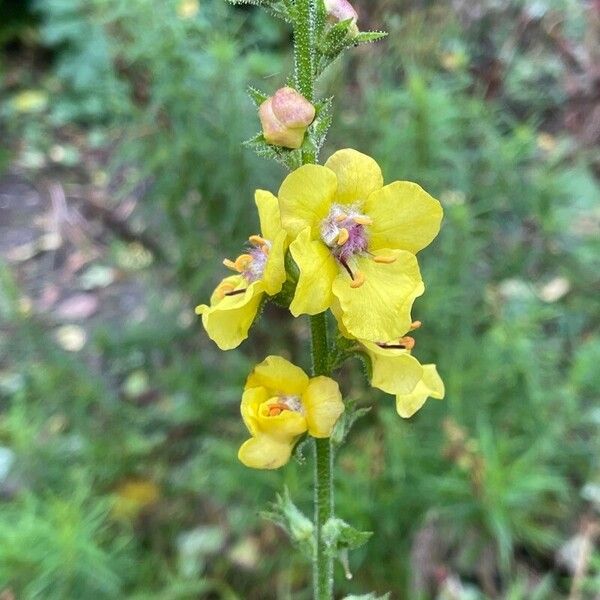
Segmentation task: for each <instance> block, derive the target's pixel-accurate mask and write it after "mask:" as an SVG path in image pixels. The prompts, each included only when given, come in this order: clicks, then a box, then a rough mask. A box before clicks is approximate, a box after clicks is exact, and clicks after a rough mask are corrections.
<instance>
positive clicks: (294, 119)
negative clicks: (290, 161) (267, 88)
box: [258, 87, 315, 149]
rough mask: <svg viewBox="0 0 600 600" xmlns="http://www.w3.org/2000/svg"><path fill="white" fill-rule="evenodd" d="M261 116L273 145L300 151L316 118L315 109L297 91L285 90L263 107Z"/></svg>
mask: <svg viewBox="0 0 600 600" xmlns="http://www.w3.org/2000/svg"><path fill="white" fill-rule="evenodd" d="M258 115H259V117H260V122H261V125H262V129H263V136H264V138H265V140H266V141H267V142H268V143H269V144H273V145H275V146H283V147H285V148H294V149H296V148H300V146H302V142H303V141H304V135H305V133H306V129H307V128H308V126H309V125H310V124H311V123H312V122H313V120H314V118H315V107H314V106H313V105H312V104H311V103H310V102H309V101H308V100H307V99H306V98H305V97H304V96H303V95H302V94H300V93H298V92H297V91H296V90H295V89H293V88H291V87H283V88H281V89H279V90H277V91H276V92H275V94H274V95H273V96H271V97H270V98H268V99H267V100H265V101H264V102H263V103H262V104H261V105H260V108H259V109H258Z"/></svg>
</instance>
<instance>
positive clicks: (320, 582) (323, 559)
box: [310, 313, 333, 600]
mask: <svg viewBox="0 0 600 600" xmlns="http://www.w3.org/2000/svg"><path fill="white" fill-rule="evenodd" d="M310 331H311V340H312V363H313V374H314V375H329V355H328V354H329V348H328V342H327V319H326V315H325V313H321V314H319V315H315V316H313V317H310ZM314 504H315V541H316V545H315V546H316V547H315V552H314V555H313V586H314V588H313V589H314V598H315V600H331V599H332V598H333V557H332V555H331V553H330V552H328V549H327V547H326V545H325V542H324V540H323V534H322V532H323V525H324V524H325V523H326V521H327V519H329V518H330V517H332V516H333V452H332V449H331V442H330V440H329V438H326V439H315V493H314Z"/></svg>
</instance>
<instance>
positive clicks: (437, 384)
mask: <svg viewBox="0 0 600 600" xmlns="http://www.w3.org/2000/svg"><path fill="white" fill-rule="evenodd" d="M444 393H445V392H444V382H443V381H442V379H441V378H440V376H439V375H438V372H437V369H436V368H435V365H423V378H422V379H421V380H420V381H419V382H418V383H417V385H416V387H415V389H414V390H413V391H412V392H411V393H410V394H398V395H397V396H396V410H397V411H398V414H399V415H400V416H401V417H403V418H405V419H408V418H409V417H412V416H413V415H414V414H415V413H416V412H417V411H418V410H419V409H420V408H421V407H422V406H423V404H425V401H426V400H427V398H429V397H430V396H431V397H432V398H437V399H439V400H441V399H442V398H443V397H444Z"/></svg>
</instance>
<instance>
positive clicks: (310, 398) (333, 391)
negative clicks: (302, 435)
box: [302, 376, 344, 438]
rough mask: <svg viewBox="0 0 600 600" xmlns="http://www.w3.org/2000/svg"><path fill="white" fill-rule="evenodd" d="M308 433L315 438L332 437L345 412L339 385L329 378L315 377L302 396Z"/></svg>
mask: <svg viewBox="0 0 600 600" xmlns="http://www.w3.org/2000/svg"><path fill="white" fill-rule="evenodd" d="M302 404H303V405H304V410H305V411H306V422H307V424H308V433H310V435H312V436H313V437H315V438H327V437H330V436H331V433H332V431H333V427H334V426H335V424H336V423H337V420H338V419H339V418H340V415H341V414H342V413H343V412H344V403H343V402H342V394H341V393H340V388H339V387H338V384H337V383H336V382H335V381H334V380H333V379H331V378H329V377H322V376H320V377H313V378H312V379H311V380H310V382H309V384H308V387H307V388H306V391H305V392H304V394H303V395H302Z"/></svg>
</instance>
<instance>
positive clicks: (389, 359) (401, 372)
mask: <svg viewBox="0 0 600 600" xmlns="http://www.w3.org/2000/svg"><path fill="white" fill-rule="evenodd" d="M363 345H364V347H365V349H366V350H367V354H368V355H369V357H370V358H371V366H372V368H373V375H372V378H371V385H372V386H373V387H376V388H378V389H380V390H383V391H384V392H387V393H388V394H409V393H411V392H412V391H413V390H414V389H415V387H416V385H417V384H418V383H419V381H420V380H421V379H422V377H423V367H422V366H421V364H420V363H419V361H418V360H417V359H416V358H414V357H413V356H411V355H410V354H409V353H408V352H407V351H406V350H400V349H395V348H380V347H379V346H378V345H377V344H374V343H372V342H363Z"/></svg>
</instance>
